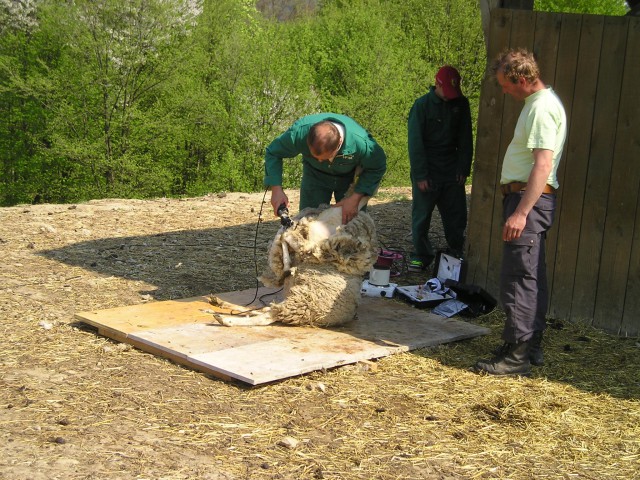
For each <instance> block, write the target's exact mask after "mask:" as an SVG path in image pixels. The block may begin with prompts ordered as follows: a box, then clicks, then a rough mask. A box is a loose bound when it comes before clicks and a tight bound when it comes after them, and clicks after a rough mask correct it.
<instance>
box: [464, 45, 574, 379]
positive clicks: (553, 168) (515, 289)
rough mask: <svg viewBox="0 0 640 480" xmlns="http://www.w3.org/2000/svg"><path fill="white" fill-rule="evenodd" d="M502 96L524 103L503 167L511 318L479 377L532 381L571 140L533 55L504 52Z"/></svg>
mask: <svg viewBox="0 0 640 480" xmlns="http://www.w3.org/2000/svg"><path fill="white" fill-rule="evenodd" d="M493 72H494V75H495V77H496V80H497V81H498V83H499V84H500V86H501V87H502V91H503V92H504V93H505V94H508V95H511V96H512V97H513V98H515V99H516V100H522V101H524V107H523V109H522V112H521V113H520V116H519V118H518V122H517V124H516V127H515V130H514V135H513V139H512V140H511V143H510V144H509V147H508V148H507V151H506V153H505V158H504V162H503V166H502V174H501V179H500V188H501V190H502V194H503V196H504V200H503V209H504V213H503V217H504V226H503V228H502V240H503V242H504V244H503V257H502V270H501V274H500V301H501V303H502V306H503V308H504V311H505V314H506V321H505V326H504V330H503V333H502V338H503V340H504V342H505V343H504V346H503V347H501V348H499V349H498V350H497V351H496V352H495V354H496V355H495V357H494V358H492V359H491V360H480V361H478V362H477V363H476V370H477V371H479V372H484V373H488V374H492V375H529V374H530V373H531V365H532V364H533V365H542V364H543V361H544V360H543V356H542V343H541V342H542V333H543V331H544V330H545V328H546V321H545V316H546V313H547V308H548V303H549V298H548V297H549V294H548V288H547V272H546V265H545V239H546V235H547V231H548V230H549V228H551V225H552V223H553V217H554V212H555V208H556V189H557V188H558V187H559V184H558V178H557V175H556V172H557V170H558V164H559V162H560V157H561V156H562V149H563V146H564V141H565V138H566V131H567V118H566V114H565V111H564V107H563V106H562V102H561V101H560V99H559V98H558V96H557V95H556V94H555V92H554V91H553V90H552V89H551V88H550V87H548V86H546V85H545V84H544V83H543V82H542V80H541V79H540V69H539V67H538V64H537V63H536V60H535V58H534V56H533V54H532V53H531V52H529V51H527V50H525V49H512V50H505V51H503V52H502V53H501V54H500V55H498V57H497V58H496V60H495V62H494V64H493Z"/></svg>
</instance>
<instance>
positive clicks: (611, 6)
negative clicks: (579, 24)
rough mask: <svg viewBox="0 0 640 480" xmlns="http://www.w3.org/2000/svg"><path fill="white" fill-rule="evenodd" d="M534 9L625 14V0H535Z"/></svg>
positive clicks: (596, 13)
mask: <svg viewBox="0 0 640 480" xmlns="http://www.w3.org/2000/svg"><path fill="white" fill-rule="evenodd" d="M533 8H534V10H538V11H541V12H566V13H590V14H594V15H613V16H615V15H624V14H625V13H626V11H627V8H626V7H625V2H624V0H535V2H534V6H533Z"/></svg>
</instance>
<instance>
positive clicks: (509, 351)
mask: <svg viewBox="0 0 640 480" xmlns="http://www.w3.org/2000/svg"><path fill="white" fill-rule="evenodd" d="M529 343H530V342H529V341H527V342H520V343H510V344H506V345H505V347H503V353H501V354H500V355H497V356H495V357H494V358H492V359H491V360H480V361H478V362H477V363H476V365H475V370H476V371H477V372H478V373H488V374H489V375H520V376H523V377H528V376H529V375H531V363H530V362H529Z"/></svg>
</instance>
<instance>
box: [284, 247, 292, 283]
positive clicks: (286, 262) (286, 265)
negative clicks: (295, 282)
mask: <svg viewBox="0 0 640 480" xmlns="http://www.w3.org/2000/svg"><path fill="white" fill-rule="evenodd" d="M282 273H284V275H285V276H287V275H289V274H290V273H291V255H289V245H288V244H287V242H286V241H283V242H282Z"/></svg>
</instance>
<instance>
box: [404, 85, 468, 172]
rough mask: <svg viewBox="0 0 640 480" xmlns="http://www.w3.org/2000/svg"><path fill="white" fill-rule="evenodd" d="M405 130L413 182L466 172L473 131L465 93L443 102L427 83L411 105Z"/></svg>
mask: <svg viewBox="0 0 640 480" xmlns="http://www.w3.org/2000/svg"><path fill="white" fill-rule="evenodd" d="M408 132H409V139H408V140H409V162H410V164H411V179H412V181H413V182H418V181H421V180H427V179H429V180H432V181H434V182H451V181H456V177H457V176H458V175H463V176H465V177H468V176H469V174H470V173H471V159H472V157H473V135H472V132H471V111H470V109H469V100H467V98H466V97H464V96H460V97H458V98H456V99H454V100H449V101H447V102H445V101H444V100H442V99H441V98H440V97H438V95H436V92H435V88H434V87H431V89H430V90H429V92H428V93H427V94H426V95H423V96H422V97H420V98H418V99H417V100H416V101H415V102H414V104H413V107H411V110H410V112H409V119H408Z"/></svg>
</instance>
